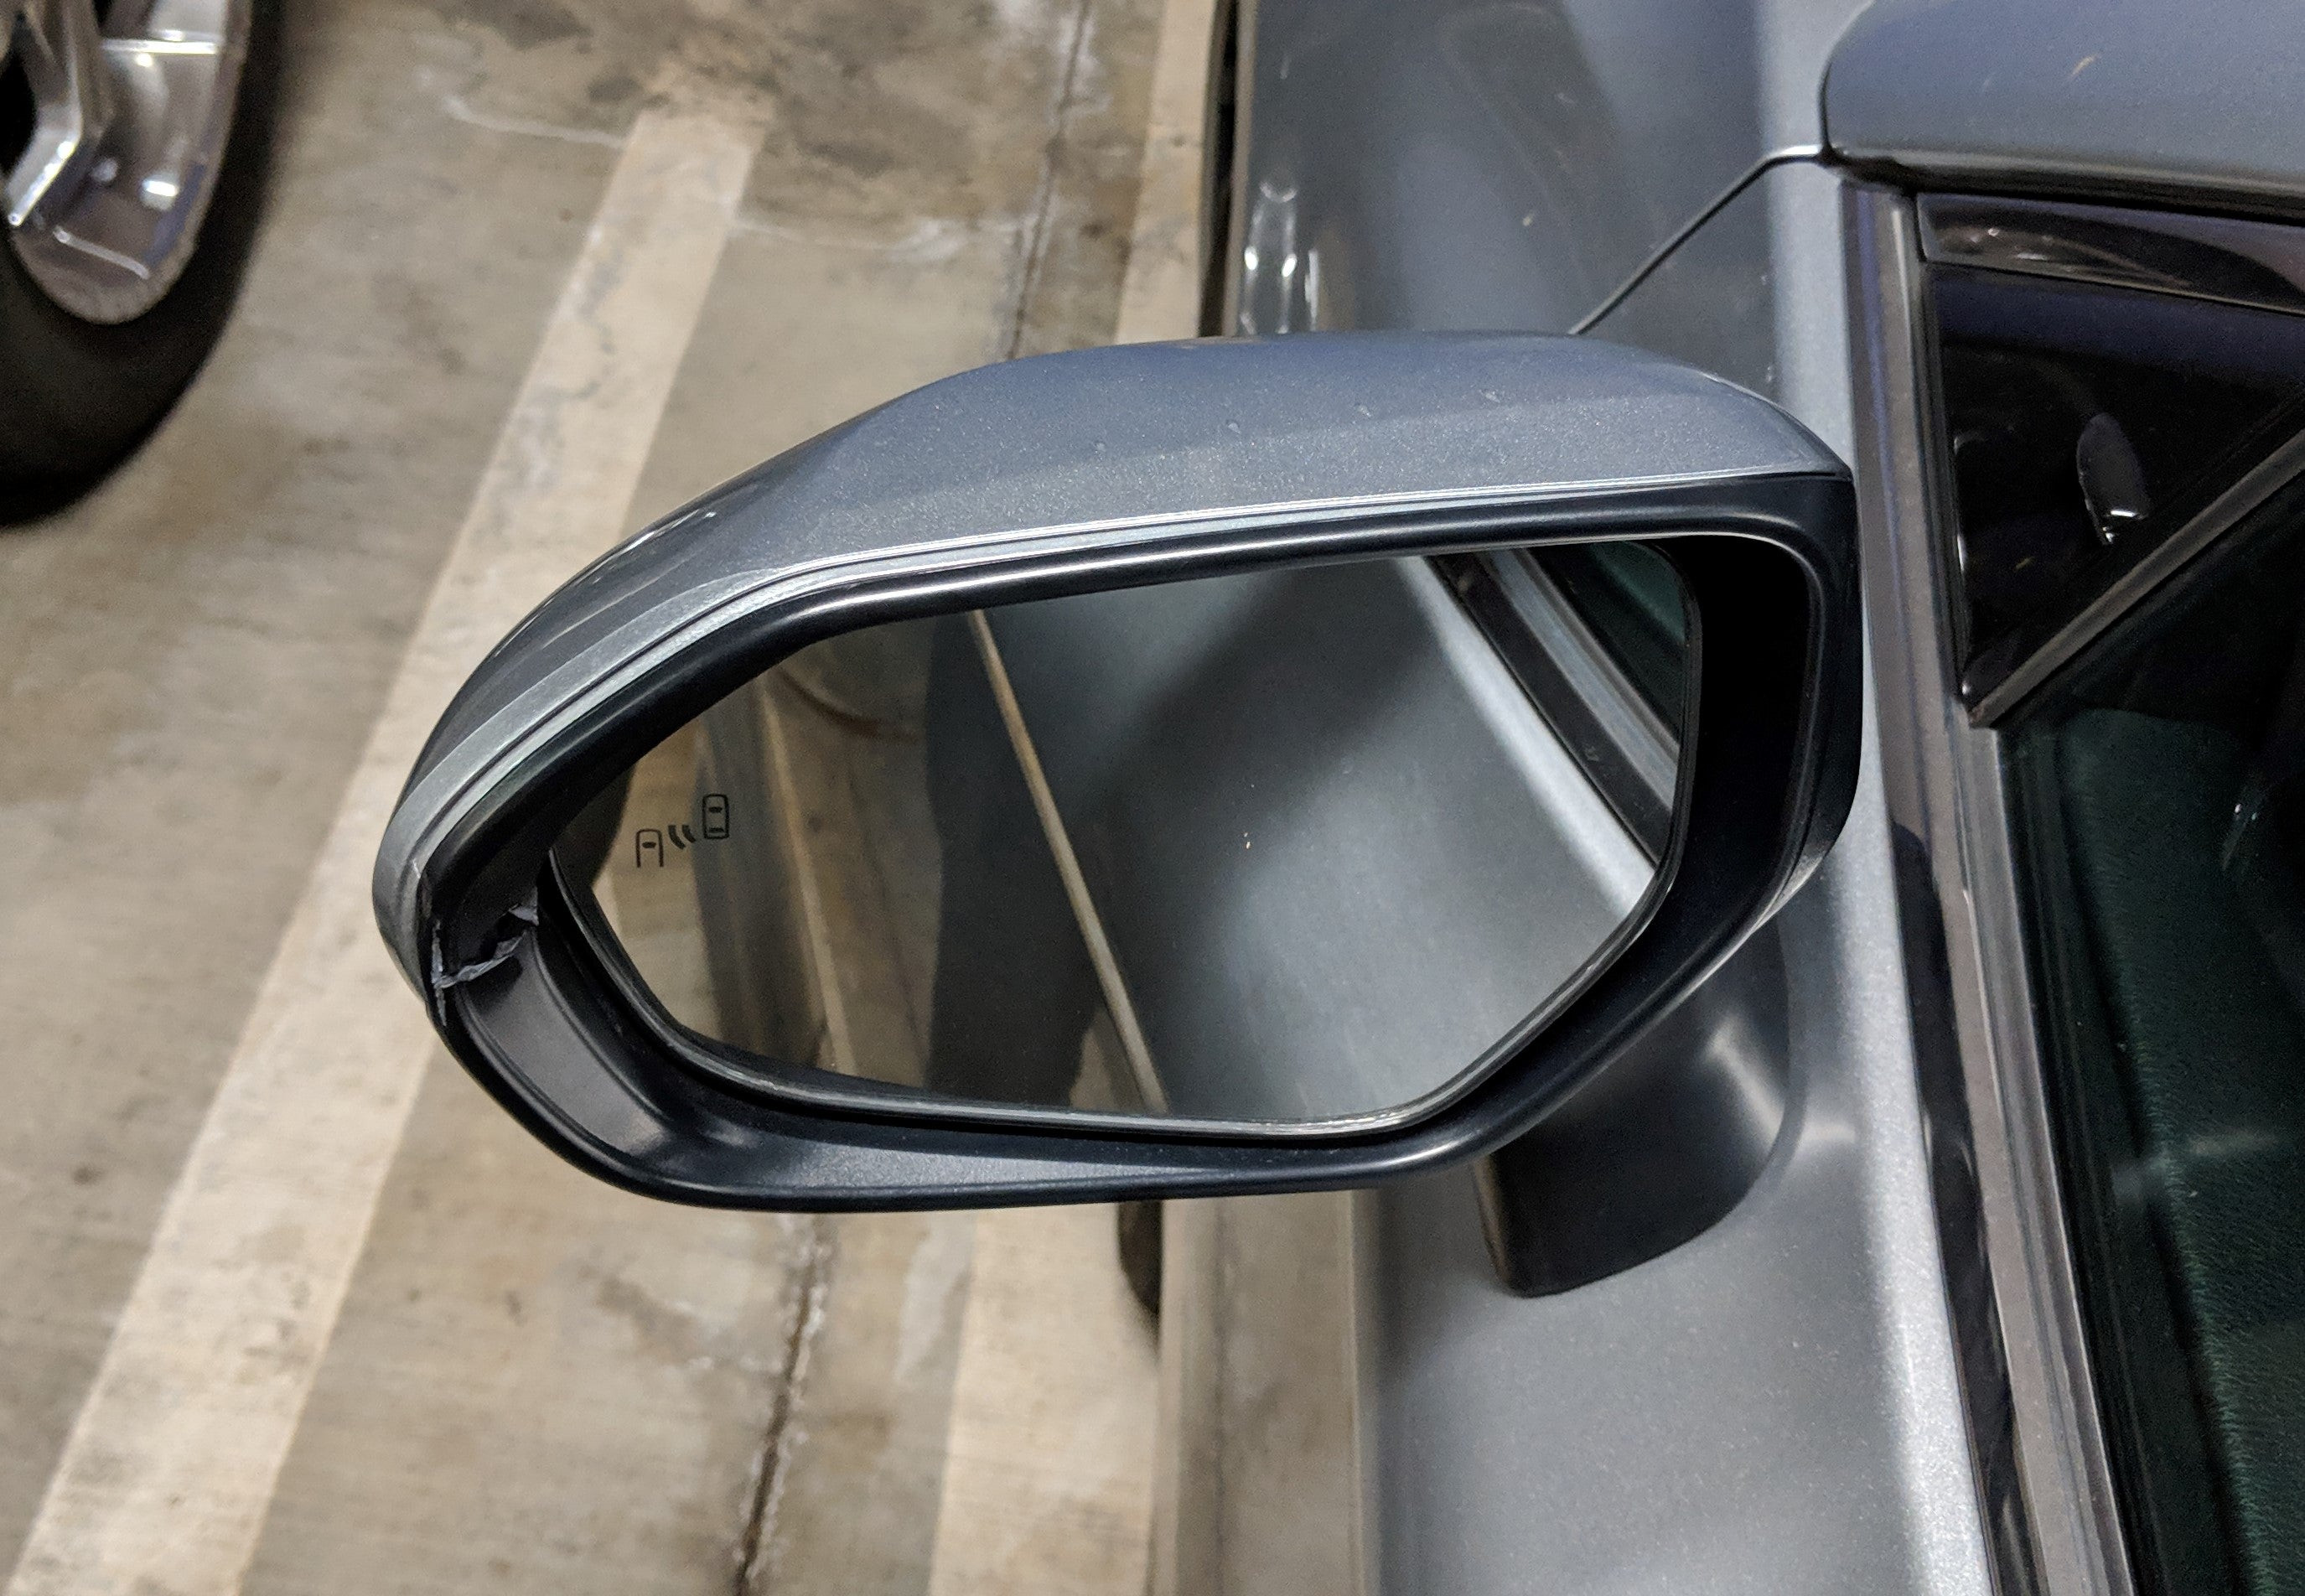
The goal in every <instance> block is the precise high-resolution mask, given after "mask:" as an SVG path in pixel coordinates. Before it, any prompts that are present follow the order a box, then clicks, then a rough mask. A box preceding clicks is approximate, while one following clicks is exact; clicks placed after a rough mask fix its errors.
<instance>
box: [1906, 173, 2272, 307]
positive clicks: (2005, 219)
mask: <svg viewBox="0 0 2305 1596" xmlns="http://www.w3.org/2000/svg"><path fill="white" fill-rule="evenodd" d="M1919 216H1920V243H1921V257H1922V259H1926V260H1931V261H1935V262H1938V263H1940V264H1943V265H1947V266H1972V267H1981V268H1983V269H1985V270H1986V271H2003V272H2020V273H2023V274H2025V275H2026V276H2037V277H2060V278H2063V279H2064V280H2066V281H2068V282H2074V283H2099V284H2105V285H2107V286H2109V287H2114V288H2141V289H2147V290H2149V291H2151V292H2153V293H2173V294H2182V295H2183V296H2184V297H2186V298H2188V299H2204V300H2216V301H2220V302H2222V303H2224V304H2231V305H2250V306H2254V307H2256V308H2258V309H2259V310H2285V311H2289V312H2292V313H2305V230H2301V229H2299V228H2296V227H2292V226H2286V225H2283V224H2281V223H2278V222H2250V221H2241V220H2239V219H2236V218H2234V217H2231V216H2188V215H2185V214H2184V213H2182V212H2179V211H2159V210H2135V209H2131V208H2127V207H2124V206H2113V205H2069V204H2059V203H2056V202H2054V201H2050V200H2004V199H1996V198H1987V197H1980V196H1974V195H1967V194H1924V195H1922V196H1921V198H1920V200H1919Z"/></svg>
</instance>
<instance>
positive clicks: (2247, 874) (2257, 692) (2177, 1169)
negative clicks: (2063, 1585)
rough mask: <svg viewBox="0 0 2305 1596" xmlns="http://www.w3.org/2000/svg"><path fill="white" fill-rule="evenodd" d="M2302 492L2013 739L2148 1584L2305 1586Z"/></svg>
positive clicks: (2070, 1145) (2088, 1250)
mask: <svg viewBox="0 0 2305 1596" xmlns="http://www.w3.org/2000/svg"><path fill="white" fill-rule="evenodd" d="M2301 534H2305V511H2301V501H2300V496H2299V495H2298V494H2297V493H2296V492H2295V491H2294V490H2292V492H2290V493H2289V494H2287V495H2285V496H2284V497H2283V498H2280V499H2276V500H2275V503H2274V504H2273V505H2269V506H2268V507H2267V510H2266V511H2265V512H2263V513H2262V514H2260V515H2259V516H2258V519H2257V521H2256V522H2255V523H2254V524H2253V525H2250V526H2247V527H2244V528H2243V529H2242V530H2241V532H2240V533H2238V534H2237V535H2236V536H2235V537H2234V538H2233V539H2228V540H2227V541H2226V542H2225V544H2224V545H2223V546H2222V547H2221V548H2218V549H2216V550H2214V551H2213V552H2212V553H2211V555H2209V556H2205V557H2204V558H2203V559H2202V560H2201V561H2199V562H2197V563H2196V565H2195V566H2194V567H2193V568H2192V569H2190V571H2189V572H2188V573H2185V574H2183V575H2182V576H2180V577H2179V578H2177V579H2176V580H2175V581H2173V582H2171V583H2170V584H2168V585H2167V587H2165V590H2163V591H2162V592H2161V593H2159V594H2158V595H2156V597H2155V598H2154V599H2150V600H2148V602H2147V603H2146V604H2145V605H2143V606H2141V607H2139V610H2138V611H2137V612H2136V613H2133V614H2131V615H2130V616H2128V617H2127V618H2126V619H2125V620H2124V621H2123V622H2122V623H2121V624H2119V625H2118V626H2117V627H2116V628H2115V629H2114V631H2113V632H2110V633H2108V634H2107V635H2105V637H2103V638H2101V639H2100V640H2099V641H2097V644H2096V645H2095V647H2094V649H2092V650H2091V652H2090V653H2089V654H2088V656H2086V657H2085V658H2084V659H2083V661H2082V662H2081V663H2080V666H2078V667H2077V669H2076V671H2075V672H2074V673H2072V674H2071V675H2070V676H2069V678H2068V680H2066V681H2065V682H2064V683H2062V684H2060V685H2058V686H2055V687H2054V688H2053V690H2052V691H2051V692H2049V693H2048V694H2046V697H2045V698H2044V699H2042V700H2037V702H2036V703H2035V705H2034V706H2033V708H2032V709H2031V710H2030V711H2029V713H2028V714H2027V715H2026V716H2025V717H2024V718H2023V719H2022V720H2021V721H2020V723H2019V724H2017V725H2016V726H2012V728H2011V730H2010V733H2009V735H2008V737H2007V739H2006V741H2005V743H2004V748H2005V750H2006V759H2007V769H2008V774H2009V776H2010V778H2011V786H2012V798H2013V802H2014V805H2015V809H2014V819H2015V826H2014V830H2015V833H2016V836H2017V841H2018V845H2019V847H2018V852H2019V855H2020V862H2021V866H2022V870H2021V875H2022V883H2023V887H2024V890H2025V896H2026V898H2027V905H2026V906H2027V910H2028V919H2029V936H2030V940H2031V945H2032V947H2031V952H2032V964H2033V970H2034V974H2035V980H2036V985H2037V997H2038V1023H2039V1027H2040V1033H2041V1039H2042V1042H2043V1047H2044V1052H2045V1056H2046V1060H2047V1064H2048V1066H2049V1070H2048V1073H2049V1083H2050V1087H2051V1097H2052V1101H2053V1105H2054V1110H2055V1118H2056V1122H2057V1128H2058V1134H2059V1139H2060V1142H2061V1153H2062V1163H2063V1179H2064V1185H2065V1192H2066V1198H2067V1203H2066V1206H2067V1210H2068V1213H2069V1215H2070V1217H2071V1225H2072V1241H2073V1244H2074V1249H2075V1256H2076V1261H2077V1263H2078V1266H2079V1270H2080V1285H2081V1290H2082V1297H2083V1304H2084V1310H2085V1316H2086V1320H2087V1327H2088V1337H2089V1341H2090V1350H2091V1354H2092V1363H2093V1366H2094V1369H2095V1372H2096V1378H2097V1388H2098V1396H2099V1401H2100V1405H2101V1407H2102V1410H2103V1414H2104V1417H2105V1425H2106V1431H2107V1434H2108V1436H2109V1438H2110V1439H2111V1448H2110V1449H2111V1452H2112V1455H2113V1458H2114V1466H2115V1469H2116V1472H2117V1474H2118V1476H2119V1482H2120V1487H2121V1490H2122V1507H2123V1512H2122V1518H2123V1523H2124V1525H2125V1528H2126V1530H2127V1532H2128V1534H2129V1536H2130V1538H2131V1552H2132V1560H2133V1561H2134V1562H2135V1564H2136V1565H2137V1566H2138V1570H2139V1575H2140V1578H2141V1581H2142V1583H2143V1584H2144V1586H2145V1588H2147V1589H2158V1590H2166V1591H2172V1592H2179V1591H2182V1592H2209V1591H2220V1590H2237V1591H2248V1592H2289V1591H2301V1590H2305V535H2301Z"/></svg>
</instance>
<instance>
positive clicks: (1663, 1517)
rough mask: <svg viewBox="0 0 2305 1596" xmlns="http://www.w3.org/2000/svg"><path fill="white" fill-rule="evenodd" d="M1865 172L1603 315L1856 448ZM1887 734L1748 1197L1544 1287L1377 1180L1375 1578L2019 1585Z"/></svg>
mask: <svg viewBox="0 0 2305 1596" xmlns="http://www.w3.org/2000/svg"><path fill="white" fill-rule="evenodd" d="M1839 188H1840V184H1839V182H1838V180H1837V179H1835V178H1834V177H1833V175H1832V174H1828V173H1826V172H1824V171H1822V170H1820V169H1818V168H1816V167H1814V166H1791V167H1786V168H1783V169H1781V170H1779V171H1777V172H1773V173H1772V174H1768V175H1767V176H1765V178H1764V179H1762V180H1761V182H1760V183H1756V185H1755V186H1754V187H1753V188H1752V189H1750V190H1748V192H1747V193H1746V194H1744V195H1742V196H1740V197H1739V199H1738V200H1736V201H1735V202H1734V203H1732V204H1731V206H1729V207H1728V208H1724V210H1723V211H1722V213H1721V215H1720V216H1717V217H1715V218H1714V220H1713V221H1711V222H1710V223H1708V224H1707V225H1706V227H1705V229H1703V230H1702V231H1700V232H1699V233H1697V235H1696V237H1695V238H1694V239H1692V240H1691V242H1689V243H1688V245H1685V246H1684V247H1683V250H1682V251H1680V252H1677V254H1676V257H1675V259H1673V260H1672V261H1671V262H1669V263H1668V264H1667V267H1665V268H1663V269H1661V270H1660V271H1658V272H1656V273H1654V274H1653V275H1652V276H1651V277H1650V278H1649V280H1648V281H1646V283H1644V284H1642V286H1641V288H1640V289H1639V290H1638V291H1637V292H1636V293H1634V294H1633V295H1632V296H1630V297H1629V299H1628V300H1627V301H1626V302H1625V303H1624V305H1623V306H1621V307H1620V309H1619V310H1617V311H1616V312H1615V313H1613V314H1612V316H1611V317H1610V318H1607V319H1605V320H1604V321H1603V323H1602V324H1601V325H1600V326H1599V327H1596V328H1595V335H1601V336H1609V335H1617V336H1620V337H1623V338H1625V339H1627V341H1635V340H1637V341H1639V342H1641V343H1643V344H1647V345H1648V346H1650V347H1654V348H1658V349H1660V350H1662V349H1664V348H1667V347H1673V346H1679V347H1680V348H1681V349H1683V350H1685V351H1686V352H1687V353H1688V356H1689V357H1690V358H1696V359H1710V360H1713V361H1715V362H1717V365H1716V369H1718V365H1722V364H1725V365H1730V366H1731V369H1730V370H1728V371H1727V372H1726V373H1725V374H1726V375H1729V376H1731V377H1733V378H1738V379H1739V380H1742V381H1744V382H1747V383H1748V384H1749V385H1751V386H1755V387H1756V388H1759V389H1760V390H1761V391H1763V392H1765V393H1768V394H1769V395H1771V396H1772V397H1773V398H1775V399H1776V400H1777V401H1778V402H1779V403H1782V404H1784V405H1786V406H1787V407H1788V408H1789V409H1790V410H1791V411H1793V412H1794V413H1795V414H1796V415H1799V416H1802V417H1803V418H1804V419H1805V420H1807V421H1808V423H1809V424H1810V425H1811V426H1812V427H1815V428H1816V429H1818V431H1819V432H1820V435H1821V436H1823V437H1825V438H1826V440H1827V441H1828V442H1830V443H1832V444H1833V446H1835V447H1837V448H1840V449H1842V450H1847V449H1848V448H1849V447H1850V441H1849V440H1850V413H1849V391H1850V390H1849V378H1848V363H1847V340H1846V333H1845V320H1844V317H1843V311H1842V307H1843V304H1844V296H1843V292H1842V287H1841V275H1842V261H1841V231H1840V224H1839V218H1838V214H1837V208H1838V204H1839V198H1838V191H1839ZM1756 323H1757V324H1758V325H1760V326H1762V327H1765V328H1766V329H1767V331H1766V335H1765V337H1754V336H1752V335H1750V334H1749V331H1740V332H1739V333H1738V334H1737V335H1734V336H1733V338H1731V341H1730V342H1728V343H1724V342H1723V341H1722V328H1724V327H1737V328H1740V329H1749V328H1750V327H1752V326H1754V325H1755V324H1756ZM1875 746H1876V744H1875V739H1874V738H1873V736H1872V734H1871V733H1870V731H1869V730H1868V734H1867V747H1868V756H1867V765H1866V771H1865V775H1864V776H1863V777H1862V778H1861V781H1860V785H1859V786H1858V794H1857V800H1856V804H1855V806H1854V808H1853V809H1852V811H1851V813H1850V823H1849V826H1848V828H1847V829H1846V830H1845V831H1844V832H1843V833H1842V836H1841V843H1840V845H1838V846H1837V847H1836V848H1835V850H1834V852H1833V855H1832V857H1831V859H1830V860H1829V861H1828V862H1827V863H1826V865H1825V867H1824V870H1822V871H1821V872H1820V873H1819V875H1818V877H1817V879H1816V881H1815V882H1813V883H1812V884H1811V885H1810V886H1809V887H1808V888H1807V890H1806V891H1805V892H1804V893H1803V894H1802V895H1801V896H1799V898H1797V899H1796V900H1795V901H1794V902H1793V903H1792V904H1790V905H1789V906H1788V907H1787V909H1786V910H1785V912H1784V913H1783V914H1782V916H1781V917H1780V918H1779V921H1778V922H1777V936H1778V938H1779V939H1780V947H1781V948H1782V958H1783V971H1784V980H1785V995H1784V1003H1785V1012H1786V1015H1787V1022H1788V1024H1787V1038H1788V1043H1789V1054H1790V1057H1789V1060H1788V1062H1789V1065H1790V1078H1791V1080H1792V1082H1793V1087H1794V1092H1795V1104H1794V1109H1793V1114H1792V1116H1791V1119H1790V1124H1789V1125H1788V1128H1787V1131H1786V1133H1784V1135H1783V1136H1782V1138H1781V1141H1780V1144H1779V1146H1778V1148H1777V1150H1776V1153H1775V1154H1774V1156H1773V1160H1772V1163H1771V1166H1770V1167H1769V1168H1768V1169H1767V1171H1766V1172H1765V1173H1764V1175H1763V1176H1762V1177H1761V1180H1760V1182H1759V1184H1757V1185H1756V1189H1755V1190H1754V1191H1753V1193H1751V1194H1750V1195H1749V1196H1748V1197H1747V1198H1746V1200H1745V1201H1744V1202H1743V1203H1742V1204H1741V1205H1739V1207H1738V1208H1737V1209H1736V1210H1735V1211H1733V1212H1732V1213H1731V1215H1730V1216H1729V1218H1726V1219H1724V1220H1723V1221H1722V1223H1721V1224H1719V1225H1718V1226H1716V1227H1714V1228H1713V1229H1712V1230H1710V1231H1708V1232H1706V1233H1705V1235H1701V1236H1699V1237H1698V1238H1697V1239H1696V1240H1695V1241H1693V1242H1690V1243H1688V1244H1685V1245H1684V1246H1682V1247H1680V1248H1679V1249H1678V1250H1676V1251H1674V1252H1670V1253H1667V1254H1666V1255H1665V1256H1663V1257H1662V1258H1659V1259H1657V1260H1655V1261H1652V1262H1650V1263H1647V1264H1645V1265H1643V1266H1641V1267H1640V1268H1638V1269H1632V1270H1630V1271H1628V1272H1627V1273H1625V1274H1623V1275H1620V1276H1618V1277H1615V1278H1612V1279H1608V1280H1603V1281H1600V1282H1598V1283H1596V1284H1595V1285H1592V1286H1584V1287H1581V1288H1579V1289H1578V1290H1577V1291H1574V1292H1570V1293H1568V1294H1565V1295H1561V1296H1557V1297H1551V1298H1545V1299H1541V1300H1537V1301H1533V1302H1531V1301H1521V1300H1519V1299H1517V1298H1514V1297H1512V1296H1510V1295H1507V1294H1506V1293H1505V1292H1504V1291H1502V1290H1501V1288H1500V1287H1499V1286H1497V1284H1496V1281H1495V1278H1494V1275H1493V1272H1492V1271H1491V1269H1490V1268H1489V1264H1488V1261H1487V1259H1486V1257H1485V1255H1484V1252H1483V1250H1482V1247H1481V1242H1480V1234H1479V1227H1478V1217H1477V1214H1476V1211H1475V1208H1474V1202H1473V1195H1472V1185H1471V1181H1470V1179H1469V1177H1467V1176H1463V1175H1459V1174H1450V1175H1444V1176H1434V1177H1432V1178H1430V1179H1426V1180H1424V1181H1421V1182H1418V1183H1416V1184H1413V1185H1410V1186H1408V1187H1405V1188H1400V1189H1398V1190H1391V1191H1384V1192H1378V1193H1370V1194H1368V1195H1367V1196H1365V1197H1364V1198H1363V1199H1362V1200H1361V1208H1360V1221H1361V1236H1362V1239H1361V1253H1360V1267H1361V1273H1362V1277H1363V1278H1362V1279H1361V1282H1360V1294H1361V1297H1362V1300H1363V1301H1364V1303H1365V1304H1366V1305H1367V1306H1366V1309H1365V1319H1364V1322H1363V1341H1362V1354H1361V1355H1362V1380H1363V1381H1364V1388H1363V1391H1362V1394H1361V1402H1362V1404H1363V1407H1364V1413H1365V1418H1364V1421H1363V1434H1364V1441H1365V1456H1364V1459H1363V1470H1364V1477H1365V1481H1366V1489H1367V1490H1369V1491H1370V1492H1371V1494H1372V1503H1371V1507H1370V1510H1369V1512H1368V1515H1367V1519H1368V1524H1369V1533H1370V1535H1371V1538H1372V1541H1373V1545H1372V1548H1371V1572H1372V1576H1373V1577H1372V1578H1371V1581H1370V1584H1371V1588H1372V1589H1373V1590H1374V1591H1379V1592H1395V1591H1398V1592H1409V1591H1418V1592H1505V1591H1513V1590H1524V1589H1527V1588H1530V1587H1531V1586H1532V1585H1535V1586H1540V1587H1542V1588H1544V1589H1547V1590H1558V1591H1595V1592H1598V1591H1611V1592H1616V1591H1651V1590H1654V1591H1669V1590H1685V1589H1689V1588H1692V1587H1695V1586H1702V1587H1703V1588H1706V1589H1713V1590H1728V1591H1754V1592H1763V1591H1767V1592H1810V1591H1814V1592H1845V1591H1850V1590H1865V1591H1914V1592H1920V1591H1928V1592H1959V1591H1976V1592H1984V1591H1987V1590H1990V1589H1991V1588H1992V1581H1991V1577H1990V1575H1989V1573H1988V1570H1987V1567H1986V1553H1985V1544H1984V1539H1983V1532H1982V1526H1981V1524H1979V1521H1978V1513H1977V1506H1976V1500H1977V1498H1976V1493H1975V1488H1974V1484H1973V1475H1972V1471H1971V1468H1970V1464H1969V1443H1968V1433H1967V1428H1966V1425H1965V1422H1964V1418H1963V1410H1962V1407H1961V1399H1960V1392H1959V1388H1958V1385H1957V1381H1956V1377H1955V1370H1954V1364H1953V1360H1952V1329H1951V1325H1950V1321H1949V1319H1948V1315H1947V1312H1946V1308H1945V1295H1944V1276H1943V1269H1942V1267H1941V1262H1940V1259H1939V1254H1938V1248H1937V1239H1936V1230H1935V1218H1934V1210H1933V1207H1932V1204H1931V1201H1930V1192H1929V1184H1928V1177H1927V1167H1926V1164H1925V1161H1924V1157H1923V1149H1922V1142H1921V1121H1920V1111H1919V1105H1918V1098H1917V1093H1916V1086H1915V1076H1914V1065H1913V1054H1912V1038H1911V1034H1910V1031H1909V1023H1908V1019H1907V1015H1908V1013H1909V1007H1908V998H1907V994H1906V991H1905V986H1904V977H1903V971H1902V968H1901V962H1900V960H1899V958H1898V955H1897V948H1898V947H1899V939H1898V930H1897V904H1896V896H1895V887H1894V880H1893V875H1892V870H1891V865H1890V852H1889V847H1888V827H1887V819H1886V813H1885V810H1884V803H1883V798H1882V792H1881V786H1880V780H1879V771H1878V765H1877V760H1875V758H1874V757H1873V755H1872V753H1871V752H1870V750H1872V749H1873V748H1874V747H1875Z"/></svg>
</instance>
